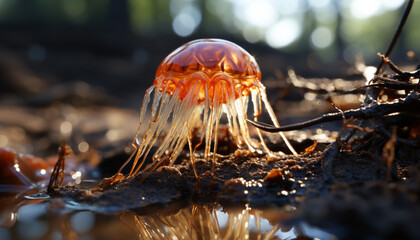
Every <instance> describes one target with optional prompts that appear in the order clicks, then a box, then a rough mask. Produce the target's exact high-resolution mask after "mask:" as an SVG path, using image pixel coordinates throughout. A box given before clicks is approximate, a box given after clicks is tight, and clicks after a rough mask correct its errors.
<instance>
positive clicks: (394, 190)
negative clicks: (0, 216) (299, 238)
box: [60, 142, 420, 239]
mask: <svg viewBox="0 0 420 240" xmlns="http://www.w3.org/2000/svg"><path fill="white" fill-rule="evenodd" d="M331 152H333V154H334V156H335V157H334V158H330V157H329V156H330V155H331ZM397 152H398V154H397V157H396V159H395V161H394V162H393V166H392V169H391V179H390V180H388V181H387V180H386V172H387V169H386V168H385V167H384V166H383V164H381V162H378V161H377V160H376V159H375V158H372V155H371V154H368V153H365V152H348V151H337V146H336V143H335V142H333V143H331V145H329V146H328V147H327V148H325V149H324V150H323V152H321V151H314V152H311V153H309V154H306V155H300V156H290V155H289V156H284V157H269V156H267V155H265V154H255V153H249V152H248V151H242V150H237V151H235V152H234V153H231V154H229V155H225V156H218V157H217V158H216V161H215V162H214V176H213V175H212V168H213V162H212V161H206V160H204V159H201V158H196V159H195V161H196V162H195V166H196V169H197V171H198V172H199V173H200V178H199V181H198V180H197V179H196V178H195V175H194V171H193V168H192V165H191V161H190V158H189V157H188V156H185V155H184V156H183V157H181V158H180V160H179V161H178V162H177V164H175V165H173V166H163V167H160V168H159V169H158V170H157V171H155V172H153V173H151V174H150V176H148V177H147V178H144V176H145V174H146V173H143V174H137V175H135V176H133V177H128V178H125V179H123V180H120V181H117V182H116V183H114V184H112V185H108V186H104V187H103V188H97V187H96V188H92V189H78V188H75V187H63V188H61V189H60V194H61V196H62V197H64V198H65V199H67V200H71V201H76V202H77V203H78V204H79V205H78V207H80V208H86V209H92V210H95V211H99V212H119V211H123V210H127V209H132V210H134V211H136V212H140V213H147V212H149V210H150V209H155V208H156V207H157V206H158V208H162V207H163V206H165V205H167V204H170V203H171V202H175V201H176V200H182V202H183V205H189V204H193V203H194V204H196V203H198V204H206V203H219V204H222V206H233V205H235V206H241V205H246V206H250V207H253V208H266V207H281V206H285V205H288V206H293V207H296V209H297V210H296V211H295V212H294V214H293V216H292V217H291V218H289V219H287V222H290V223H293V222H297V221H302V220H304V221H306V222H308V223H309V224H311V225H313V226H318V227H321V228H322V229H324V230H326V231H328V232H331V233H333V234H334V235H336V236H337V237H339V238H340V239H355V238H367V237H379V238H381V239H395V238H402V239H417V238H419V237H420V232H419V231H418V230H417V229H416V226H417V223H420V202H419V197H420V187H419V186H420V185H419V183H420V177H419V176H420V174H419V173H420V170H419V169H420V168H419V163H418V159H419V158H418V157H415V156H420V151H419V150H414V149H409V148H406V147H404V146H400V147H399V148H398V151H397Z"/></svg>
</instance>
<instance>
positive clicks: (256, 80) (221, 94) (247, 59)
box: [122, 39, 296, 176]
mask: <svg viewBox="0 0 420 240" xmlns="http://www.w3.org/2000/svg"><path fill="white" fill-rule="evenodd" d="M250 96H251V101H252V104H253V110H254V120H255V121H256V120H257V118H258V116H259V115H260V114H261V112H262V103H263V104H264V106H265V108H266V110H267V112H268V114H269V116H270V117H271V120H272V121H273V123H274V124H275V125H276V126H279V124H278V121H277V119H276V117H275V115H274V112H273V110H272V108H271V106H270V104H269V102H268V100H267V96H266V92H265V87H264V86H263V85H262V83H261V72H260V69H259V67H258V65H257V62H256V61H255V59H254V58H253V57H252V56H251V55H250V54H249V53H248V52H246V51H245V50H244V49H242V48H241V47H239V46H238V45H236V44H234V43H232V42H229V41H226V40H220V39H201V40H195V41H192V42H189V43H187V44H185V45H183V46H181V47H179V48H178V49H176V50H175V51H173V52H172V53H171V54H169V56H168V57H166V58H165V59H164V60H163V62H162V63H161V64H160V66H159V67H158V70H157V72H156V78H155V81H154V83H153V85H152V86H151V87H150V88H149V89H147V90H146V94H145V96H144V99H143V103H142V107H141V110H140V123H139V127H138V129H137V134H136V137H135V139H134V141H133V145H134V146H135V148H136V151H135V152H134V153H133V155H132V156H131V157H130V159H132V160H133V165H132V168H131V171H130V174H129V175H133V174H135V173H137V172H139V171H140V168H141V167H142V165H143V164H144V162H145V159H146V157H147V155H148V154H149V153H150V151H151V149H152V146H153V145H154V144H155V143H156V141H157V140H158V138H159V137H160V136H161V135H162V130H163V128H164V126H165V125H166V124H168V122H171V125H170V127H169V130H168V132H167V133H166V136H165V137H164V138H163V140H162V141H161V142H159V146H158V148H157V150H156V152H155V153H154V154H153V164H151V165H149V166H148V167H147V168H145V169H144V170H142V171H146V170H150V171H152V170H154V169H155V168H157V167H158V166H159V165H160V163H161V162H162V161H164V160H169V162H170V164H172V163H173V162H174V161H175V160H176V158H177V157H178V155H179V154H180V153H181V151H182V149H183V147H184V146H185V144H187V142H188V144H189V149H190V153H191V160H193V157H194V152H195V150H196V149H197V147H198V146H200V145H201V144H203V142H204V148H205V150H204V157H205V158H206V159H208V158H209V156H210V153H211V152H213V153H215V152H216V149H217V131H218V127H219V121H220V119H221V117H222V115H223V113H225V114H226V117H227V120H228V124H229V131H230V133H231V135H232V136H233V138H234V139H235V141H236V143H237V145H238V147H239V148H244V147H245V148H248V149H249V150H250V151H252V152H255V151H256V150H257V149H258V148H259V147H260V146H262V150H263V151H265V152H266V153H268V154H274V153H272V152H271V151H270V150H269V149H268V147H267V145H266V143H265V142H264V140H263V136H262V134H261V132H260V131H259V130H258V129H257V131H258V135H259V139H260V144H255V143H254V142H253V141H252V140H251V137H250V133H249V129H248V126H247V123H246V118H247V115H246V112H247V108H248V102H249V98H250ZM148 114H150V115H149V117H150V118H149V119H148V122H147V121H146V119H147V115H148ZM194 130H198V132H199V133H201V135H200V137H199V143H198V144H193V141H192V139H193V131H194ZM280 134H281V137H282V138H283V139H284V141H285V142H286V144H287V146H288V147H289V149H290V151H291V152H292V153H294V154H296V152H295V150H294V149H293V147H292V146H291V145H290V143H289V142H288V141H287V139H286V138H285V136H284V135H283V133H280ZM214 156H215V155H214V154H213V158H214ZM130 159H129V160H130ZM213 160H214V159H213ZM127 163H128V161H127V162H126V163H125V164H124V165H123V167H124V166H125V165H126V164H127ZM123 167H122V168H123ZM196 176H197V174H196Z"/></svg>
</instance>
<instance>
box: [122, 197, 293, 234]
mask: <svg viewBox="0 0 420 240" xmlns="http://www.w3.org/2000/svg"><path fill="white" fill-rule="evenodd" d="M261 214H262V211H259V210H253V209H252V210H251V209H249V208H247V209H229V210H228V211H225V210H224V211H222V210H221V208H220V207H215V206H211V205H209V206H200V205H193V206H190V207H187V208H184V209H182V210H180V211H178V212H177V213H175V214H163V213H162V214H161V213H158V212H157V213H155V214H153V215H143V216H142V215H137V214H133V213H130V212H126V213H124V215H123V216H122V219H123V221H125V222H127V223H128V224H130V225H133V224H132V223H131V222H132V221H133V220H134V224H135V226H136V227H135V228H134V229H135V231H136V233H137V234H138V239H221V240H223V239H226V240H227V239H238V240H239V239H279V238H278V237H279V236H287V237H296V235H295V233H294V231H295V230H294V229H293V228H292V226H282V225H279V224H276V223H270V222H269V221H268V220H267V219H265V218H263V217H262V216H261ZM128 224H127V225H128ZM281 239H284V238H281Z"/></svg>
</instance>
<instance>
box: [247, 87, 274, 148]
mask: <svg viewBox="0 0 420 240" xmlns="http://www.w3.org/2000/svg"><path fill="white" fill-rule="evenodd" d="M251 97H252V98H251V100H252V105H253V106H254V121H258V116H259V115H261V111H262V109H261V102H260V101H258V99H261V95H260V91H258V90H252V91H251ZM257 133H258V137H259V138H260V140H261V145H262V146H263V149H264V151H265V152H267V154H268V155H269V156H275V154H274V153H273V152H272V151H271V150H270V149H269V148H268V146H267V144H266V143H265V141H264V138H263V136H262V133H261V130H260V129H259V128H257Z"/></svg>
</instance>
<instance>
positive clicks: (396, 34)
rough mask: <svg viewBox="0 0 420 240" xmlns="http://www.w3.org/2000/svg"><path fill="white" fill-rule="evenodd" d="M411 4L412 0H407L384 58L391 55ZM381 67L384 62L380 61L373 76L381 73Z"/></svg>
mask: <svg viewBox="0 0 420 240" xmlns="http://www.w3.org/2000/svg"><path fill="white" fill-rule="evenodd" d="M413 3H414V0H409V1H408V4H407V7H406V8H405V11H404V14H403V16H402V17H401V20H400V23H399V25H398V28H397V30H396V31H395V34H394V37H393V38H392V40H391V43H390V44H389V46H388V50H387V51H386V53H385V57H386V58H387V57H389V55H390V54H391V52H392V49H393V48H394V46H395V44H396V42H397V40H398V38H399V37H400V35H401V32H402V29H403V28H404V25H405V22H406V21H407V18H408V15H409V14H410V11H411V8H412V6H413ZM383 66H384V60H383V59H382V61H381V62H380V63H379V66H378V68H377V69H376V73H375V75H380V74H381V73H382V72H383Z"/></svg>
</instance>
